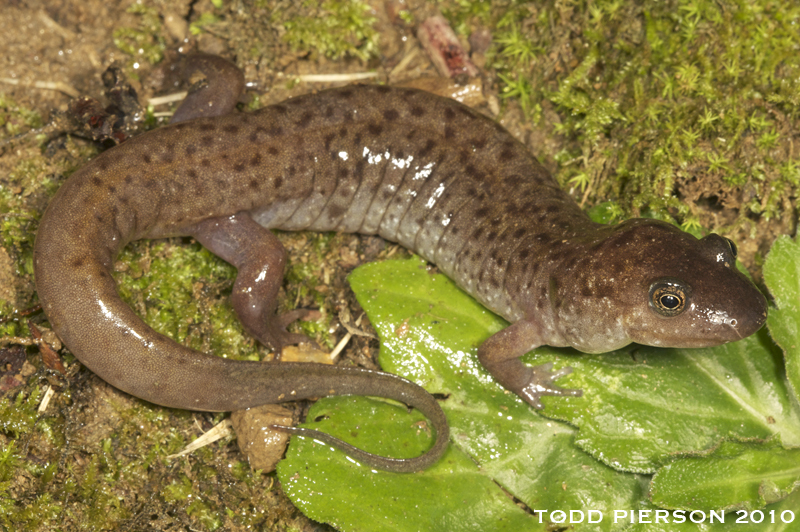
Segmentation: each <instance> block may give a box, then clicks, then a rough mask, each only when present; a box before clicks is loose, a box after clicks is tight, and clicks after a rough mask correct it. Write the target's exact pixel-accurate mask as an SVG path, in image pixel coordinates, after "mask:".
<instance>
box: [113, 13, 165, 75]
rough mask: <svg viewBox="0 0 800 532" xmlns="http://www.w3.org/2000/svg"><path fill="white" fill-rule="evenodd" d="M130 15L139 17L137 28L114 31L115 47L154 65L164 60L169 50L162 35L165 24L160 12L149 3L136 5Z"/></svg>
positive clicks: (122, 28) (123, 28)
mask: <svg viewBox="0 0 800 532" xmlns="http://www.w3.org/2000/svg"><path fill="white" fill-rule="evenodd" d="M128 13H132V14H134V15H138V17H139V24H138V25H137V26H136V27H121V28H117V29H115V30H114V45H115V46H116V47H117V48H119V50H120V51H121V52H123V53H126V54H128V55H130V56H131V57H134V58H136V59H137V60H144V61H147V62H148V63H150V64H151V65H154V64H156V63H158V62H159V61H161V60H162V59H163V58H164V51H165V50H166V48H167V45H166V41H165V39H164V37H163V35H162V33H163V23H162V22H161V17H160V15H159V12H158V10H157V9H156V8H155V7H152V6H149V5H147V3H144V2H142V3H135V4H133V5H131V7H129V8H128Z"/></svg>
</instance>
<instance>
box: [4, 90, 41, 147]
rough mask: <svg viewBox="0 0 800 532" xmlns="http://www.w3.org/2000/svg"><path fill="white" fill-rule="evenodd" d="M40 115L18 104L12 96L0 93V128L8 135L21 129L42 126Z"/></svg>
mask: <svg viewBox="0 0 800 532" xmlns="http://www.w3.org/2000/svg"><path fill="white" fill-rule="evenodd" d="M42 125H43V123H42V115H41V114H39V112H38V111H34V110H32V109H29V108H27V107H24V106H21V105H19V104H18V103H17V102H16V101H14V99H13V98H11V97H10V96H7V95H6V94H4V93H0V128H2V131H3V132H5V134H6V135H7V136H9V137H11V136H15V135H19V134H20V133H22V132H23V131H27V130H29V129H33V128H38V127H42Z"/></svg>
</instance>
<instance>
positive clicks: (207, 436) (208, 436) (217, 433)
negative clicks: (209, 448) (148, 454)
mask: <svg viewBox="0 0 800 532" xmlns="http://www.w3.org/2000/svg"><path fill="white" fill-rule="evenodd" d="M231 434H233V425H231V420H230V419H226V420H224V421H222V422H221V423H218V424H217V425H214V427H213V428H212V429H211V430H209V431H208V432H205V433H203V434H202V435H201V436H200V437H199V438H197V439H196V440H194V441H193V442H191V443H190V444H189V445H187V446H186V447H184V448H183V450H182V451H181V452H179V453H177V454H171V455H169V456H167V460H172V459H173V458H180V457H181V456H184V455H187V454H189V453H192V452H194V451H196V450H197V449H200V448H201V447H205V446H206V445H210V444H212V443H214V442H215V441H217V440H221V439H222V438H224V437H225V436H229V435H231Z"/></svg>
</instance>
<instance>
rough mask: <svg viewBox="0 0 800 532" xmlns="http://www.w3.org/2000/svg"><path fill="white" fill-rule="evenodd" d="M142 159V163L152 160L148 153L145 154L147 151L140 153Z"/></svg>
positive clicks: (148, 162)
mask: <svg viewBox="0 0 800 532" xmlns="http://www.w3.org/2000/svg"><path fill="white" fill-rule="evenodd" d="M142 160H143V161H144V164H150V161H152V159H151V158H150V155H149V154H147V153H145V154H144V155H142Z"/></svg>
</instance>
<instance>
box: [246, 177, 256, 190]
mask: <svg viewBox="0 0 800 532" xmlns="http://www.w3.org/2000/svg"><path fill="white" fill-rule="evenodd" d="M247 186H249V187H250V188H252V189H256V188H258V180H256V179H251V180H250V182H249V183H247Z"/></svg>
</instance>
